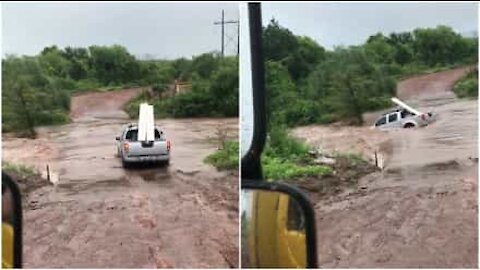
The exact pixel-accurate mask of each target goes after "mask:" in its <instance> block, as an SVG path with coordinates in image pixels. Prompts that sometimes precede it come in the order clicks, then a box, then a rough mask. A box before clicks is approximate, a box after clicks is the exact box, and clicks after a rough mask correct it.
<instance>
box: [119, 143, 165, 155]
mask: <svg viewBox="0 0 480 270" xmlns="http://www.w3.org/2000/svg"><path fill="white" fill-rule="evenodd" d="M129 145H130V147H129V151H128V153H127V155H128V156H156V155H166V154H168V150H167V142H166V141H153V142H150V144H147V143H142V142H130V143H129Z"/></svg>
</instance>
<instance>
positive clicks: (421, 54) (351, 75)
mask: <svg viewBox="0 0 480 270" xmlns="http://www.w3.org/2000/svg"><path fill="white" fill-rule="evenodd" d="M263 40H264V54H265V61H266V73H267V74H266V87H267V104H268V106H267V111H268V118H269V124H270V126H271V127H273V126H277V125H286V126H297V125H306V124H312V123H331V122H335V121H344V122H347V123H350V124H362V123H363V119H362V114H363V113H364V112H366V111H372V110H378V109H383V108H386V107H388V106H391V104H390V102H389V99H390V97H392V96H394V95H395V92H396V80H397V79H399V78H401V77H403V76H406V75H411V74H418V73H424V72H434V71H436V70H442V69H448V68H451V67H454V66H456V65H464V64H473V63H477V58H478V39H477V38H476V37H475V38H468V37H463V36H462V35H460V34H458V33H456V32H455V31H454V30H453V29H452V28H450V27H448V26H437V27H436V28H418V29H415V30H413V31H411V32H401V33H391V34H389V35H385V34H382V33H378V34H375V35H372V36H370V37H369V38H368V39H367V40H366V42H365V43H364V44H362V45H359V46H349V47H336V48H334V49H333V50H326V49H325V48H324V47H322V46H321V45H319V44H318V43H317V42H316V41H314V40H313V39H311V38H309V37H305V36H298V35H295V34H294V33H292V32H291V31H290V30H289V29H287V28H285V27H283V26H281V25H280V24H279V23H278V22H277V21H275V20H274V19H273V20H271V21H270V23H269V24H268V25H267V26H266V27H264V29H263Z"/></svg>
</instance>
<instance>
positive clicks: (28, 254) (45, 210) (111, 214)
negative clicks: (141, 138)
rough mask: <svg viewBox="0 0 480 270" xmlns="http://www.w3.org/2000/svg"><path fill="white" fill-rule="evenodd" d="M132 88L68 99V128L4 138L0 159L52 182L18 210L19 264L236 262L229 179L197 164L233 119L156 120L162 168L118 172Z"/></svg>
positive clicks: (232, 130)
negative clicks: (161, 133) (167, 145)
mask: <svg viewBox="0 0 480 270" xmlns="http://www.w3.org/2000/svg"><path fill="white" fill-rule="evenodd" d="M137 93H138V90H126V91H116V92H109V93H101V94H99V93H93V94H88V95H86V96H77V97H74V98H73V99H72V117H73V119H74V122H73V123H71V124H68V125H65V126H59V127H48V128H40V129H39V134H40V138H39V139H37V140H23V139H16V138H4V140H3V158H4V159H5V160H12V161H16V162H22V163H26V164H30V165H34V166H36V167H37V168H39V169H43V168H45V165H46V164H47V163H48V164H49V165H50V168H51V170H52V172H53V174H54V175H56V179H57V180H56V181H57V182H56V184H55V185H54V186H53V187H50V186H48V187H44V188H41V189H38V190H36V191H34V192H33V193H32V194H31V195H30V196H29V202H28V205H26V207H25V211H24V266H25V267H28V268H36V267H42V268H45V267H48V268H52V267H53V268H56V267H70V268H80V267H90V268H103V267H110V268H112V267H113V268H132V267H133V268H142V267H148V268H155V267H177V268H187V267H188V268H191V267H194V268H208V267H216V268H218V267H220V268H228V267H236V266H238V175H237V174H236V173H232V172H230V173H228V172H217V171H216V169H215V168H213V167H211V166H209V165H206V164H204V163H203V161H202V160H203V159H204V158H205V156H207V155H208V154H209V153H212V152H213V151H215V150H216V148H217V145H218V142H217V141H216V137H217V133H218V129H223V130H224V133H226V134H227V135H228V136H230V137H236V136H237V134H238V120H237V119H181V120H174V119H162V120H158V121H156V123H157V125H158V126H160V127H161V128H163V129H164V130H165V133H166V135H167V137H168V139H170V140H171V141H172V153H171V164H170V166H169V167H164V168H162V167H136V168H132V169H131V170H125V169H123V168H122V165H121V161H120V159H118V158H117V157H116V156H115V154H116V148H115V136H119V135H120V133H121V131H122V126H123V125H125V124H126V123H129V122H130V121H131V120H129V119H128V117H127V115H126V114H125V113H124V112H123V111H122V110H121V108H122V105H123V104H124V103H125V102H127V101H128V100H129V99H130V98H132V97H134V96H135V95H136V94H137Z"/></svg>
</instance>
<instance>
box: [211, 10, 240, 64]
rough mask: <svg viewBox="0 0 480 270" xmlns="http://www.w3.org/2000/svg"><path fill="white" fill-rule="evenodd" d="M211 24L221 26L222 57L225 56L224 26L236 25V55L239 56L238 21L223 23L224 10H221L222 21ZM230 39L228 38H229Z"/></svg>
mask: <svg viewBox="0 0 480 270" xmlns="http://www.w3.org/2000/svg"><path fill="white" fill-rule="evenodd" d="M213 24H215V25H221V26H222V43H221V52H222V57H223V56H224V55H225V25H226V24H237V55H238V54H239V48H240V46H239V44H240V29H239V27H240V23H239V21H238V20H236V21H233V20H229V21H225V10H223V9H222V20H221V21H217V22H214V23H213ZM229 39H230V38H229Z"/></svg>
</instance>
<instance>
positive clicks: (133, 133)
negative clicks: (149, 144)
mask: <svg viewBox="0 0 480 270" xmlns="http://www.w3.org/2000/svg"><path fill="white" fill-rule="evenodd" d="M161 138H162V136H161V135H160V132H159V131H158V129H155V140H156V141H157V140H160V139H161ZM125 140H127V141H130V142H136V141H138V129H131V130H129V131H127V134H126V135H125Z"/></svg>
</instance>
